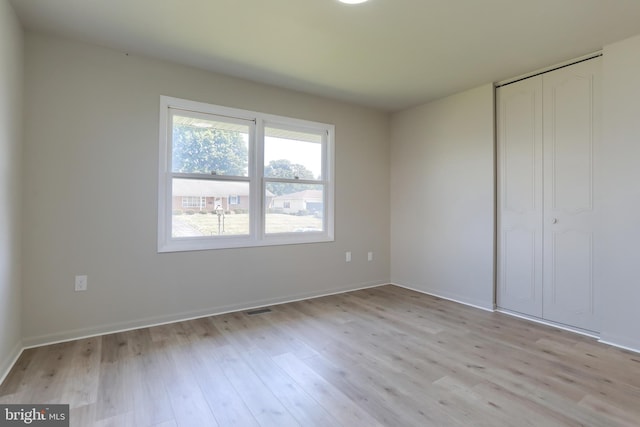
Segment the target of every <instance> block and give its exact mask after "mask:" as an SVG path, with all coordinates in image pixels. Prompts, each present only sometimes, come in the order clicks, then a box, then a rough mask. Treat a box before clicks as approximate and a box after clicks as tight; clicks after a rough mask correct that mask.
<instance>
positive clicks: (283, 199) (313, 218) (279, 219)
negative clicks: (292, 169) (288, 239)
mask: <svg viewBox="0 0 640 427" xmlns="http://www.w3.org/2000/svg"><path fill="white" fill-rule="evenodd" d="M323 200H324V191H323V186H322V185H319V184H316V185H312V184H287V183H276V182H271V183H268V184H267V186H266V194H265V203H266V206H267V209H266V212H267V213H266V218H265V232H266V233H304V232H321V231H323V220H322V216H323V213H324V203H323Z"/></svg>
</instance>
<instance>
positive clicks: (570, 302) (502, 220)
mask: <svg viewBox="0 0 640 427" xmlns="http://www.w3.org/2000/svg"><path fill="white" fill-rule="evenodd" d="M600 70H601V59H600V58H596V59H591V60H588V61H584V62H581V63H578V64H574V65H571V66H568V67H564V68H561V69H558V70H555V71H551V72H548V73H545V74H542V75H538V76H535V77H531V78H529V79H525V80H522V81H519V82H516V83H512V84H509V85H506V86H503V87H500V88H498V89H497V106H498V110H497V131H498V132H497V133H498V145H497V152H498V194H499V195H498V239H497V240H498V275H497V304H498V306H499V307H501V308H504V309H507V310H511V311H515V312H518V313H522V314H526V315H529V316H534V317H539V318H541V319H546V320H550V321H553V322H557V323H562V324H565V325H568V326H573V327H577V328H581V329H585V330H589V331H594V332H597V331H599V329H600V325H599V321H598V313H597V309H596V298H597V290H596V287H595V285H594V274H593V273H594V257H593V254H594V245H596V244H597V242H596V241H594V237H593V228H594V220H595V215H596V213H597V211H596V205H595V198H594V188H595V186H596V185H597V170H596V161H597V158H596V156H595V153H596V150H597V149H598V146H599V143H600V122H601V110H600V104H601V91H600V85H601V71H600Z"/></svg>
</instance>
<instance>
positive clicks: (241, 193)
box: [158, 96, 334, 252]
mask: <svg viewBox="0 0 640 427" xmlns="http://www.w3.org/2000/svg"><path fill="white" fill-rule="evenodd" d="M160 107H161V108H160V170H159V189H160V191H159V198H158V200H159V203H158V251H160V252H172V251H187V250H201V249H220V248H233V247H248V246H265V245H277V244H295V243H312V242H326V241H332V240H333V191H334V183H333V136H334V128H333V126H332V125H327V124H322V123H316V122H309V121H304V120H297V119H292V118H287V117H280V116H274V115H268V114H262V113H256V112H251V111H245V110H238V109H231V108H226V107H221V106H216V105H210V104H204V103H199V102H193V101H187V100H182V99H177V98H169V97H165V96H163V97H161V101H160Z"/></svg>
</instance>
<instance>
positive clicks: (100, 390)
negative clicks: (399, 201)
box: [0, 285, 640, 427]
mask: <svg viewBox="0 0 640 427" xmlns="http://www.w3.org/2000/svg"><path fill="white" fill-rule="evenodd" d="M271 310H272V311H271V312H268V313H262V314H256V315H248V314H247V313H245V312H238V313H231V314H226V315H220V316H213V317H208V318H203V319H198V320H192V321H185V322H180V323H175V324H171V325H164V326H157V327H152V328H144V329H139V330H135V331H130V332H123V333H115V334H110V335H105V336H101V337H95V338H88V339H81V340H77V341H72V342H67V343H62V344H55V345H50V346H45V347H40V348H35V349H29V350H25V352H24V353H23V354H22V356H21V357H20V359H19V360H18V362H17V364H16V366H15V367H14V369H13V370H12V371H11V373H10V374H9V376H8V377H7V378H6V380H5V382H4V383H3V384H2V385H1V386H0V403H68V404H70V407H71V425H72V426H81V427H88V426H99V427H104V426H117V427H123V426H125V427H126V426H135V427H140V426H163V427H169V426H189V427H197V426H224V427H226V426H242V427H250V426H277V427H284V426H323V427H324V426H332V427H333V426H344V427H355V426H366V427H374V426H394V427H395V426H453V427H455V426H487V427H489V426H490V427H499V426H518V427H519V426H536V427H539V426H543V427H553V426H602V427H613V426H640V355H639V354H636V353H632V352H627V351H624V350H620V349H616V348H613V347H610V346H607V345H604V344H600V343H598V342H597V341H596V340H593V339H590V338H587V337H583V336H580V335H576V334H572V333H570V332H565V331H560V330H556V329H553V328H549V327H546V326H542V325H537V324H534V323H530V322H527V321H524V320H521V319H517V318H513V317H510V316H507V315H504V314H500V313H489V312H484V311H481V310H477V309H474V308H470V307H466V306H463V305H460V304H456V303H453V302H449V301H445V300H441V299H438V298H435V297H431V296H427V295H422V294H419V293H416V292H413V291H409V290H406V289H403V288H399V287H395V286H391V285H388V286H381V287H378V288H373V289H367V290H361V291H355V292H350V293H346V294H341V295H334V296H328V297H323V298H316V299H312V300H307V301H301V302H295V303H288V304H282V305H277V306H273V307H271Z"/></svg>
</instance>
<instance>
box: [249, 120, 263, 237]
mask: <svg viewBox="0 0 640 427" xmlns="http://www.w3.org/2000/svg"><path fill="white" fill-rule="evenodd" d="M252 160H253V162H254V164H253V168H252V171H253V175H252V176H251V194H252V198H251V201H252V208H251V211H252V212H253V216H252V222H251V226H252V227H253V228H252V236H253V237H254V239H255V240H262V239H263V238H264V215H265V206H264V180H263V179H262V177H263V174H264V120H263V119H261V118H257V119H256V123H255V127H254V138H253V156H252Z"/></svg>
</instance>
